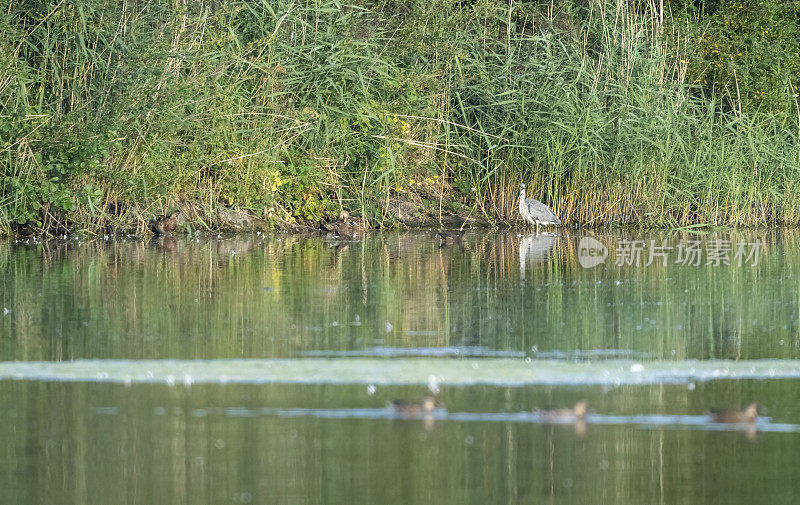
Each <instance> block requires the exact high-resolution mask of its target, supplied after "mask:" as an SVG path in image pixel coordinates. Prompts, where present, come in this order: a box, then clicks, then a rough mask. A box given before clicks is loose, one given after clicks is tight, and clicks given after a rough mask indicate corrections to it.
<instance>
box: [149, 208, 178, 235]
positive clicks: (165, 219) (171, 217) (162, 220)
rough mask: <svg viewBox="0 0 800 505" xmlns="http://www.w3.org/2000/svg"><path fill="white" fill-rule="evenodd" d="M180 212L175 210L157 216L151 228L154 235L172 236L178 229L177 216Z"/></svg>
mask: <svg viewBox="0 0 800 505" xmlns="http://www.w3.org/2000/svg"><path fill="white" fill-rule="evenodd" d="M180 213H181V211H179V210H176V211H174V212H172V213H170V214H165V215H163V216H158V217H157V218H156V220H155V221H153V224H152V226H151V228H152V230H153V233H155V234H156V235H172V232H174V231H175V230H176V229H177V228H178V215H180Z"/></svg>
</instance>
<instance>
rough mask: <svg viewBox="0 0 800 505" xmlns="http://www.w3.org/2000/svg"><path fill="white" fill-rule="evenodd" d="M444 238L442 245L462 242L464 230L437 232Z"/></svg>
mask: <svg viewBox="0 0 800 505" xmlns="http://www.w3.org/2000/svg"><path fill="white" fill-rule="evenodd" d="M436 234H437V235H439V238H440V239H441V240H442V242H441V244H440V245H453V244H461V239H462V238H463V237H464V230H439V231H438V232H436Z"/></svg>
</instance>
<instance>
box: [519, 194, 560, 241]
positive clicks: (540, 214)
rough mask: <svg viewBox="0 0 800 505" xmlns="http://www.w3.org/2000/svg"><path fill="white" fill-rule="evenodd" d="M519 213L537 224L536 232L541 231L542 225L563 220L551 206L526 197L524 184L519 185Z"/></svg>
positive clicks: (527, 220) (526, 219)
mask: <svg viewBox="0 0 800 505" xmlns="http://www.w3.org/2000/svg"><path fill="white" fill-rule="evenodd" d="M519 214H520V216H522V219H524V220H525V221H526V222H528V223H530V224H532V225H534V226H536V233H539V227H540V226H546V225H549V224H553V225H556V226H558V225H560V224H561V220H560V219H558V218H557V217H556V215H555V214H554V213H553V211H552V210H550V207H548V206H547V205H545V204H543V203H542V202H540V201H539V200H534V199H533V198H525V185H524V184H520V185H519Z"/></svg>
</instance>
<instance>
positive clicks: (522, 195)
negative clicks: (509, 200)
mask: <svg viewBox="0 0 800 505" xmlns="http://www.w3.org/2000/svg"><path fill="white" fill-rule="evenodd" d="M519 201H520V202H524V201H525V190H524V189H520V190H519Z"/></svg>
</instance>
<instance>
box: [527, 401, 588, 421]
mask: <svg viewBox="0 0 800 505" xmlns="http://www.w3.org/2000/svg"><path fill="white" fill-rule="evenodd" d="M588 411H589V404H588V403H587V402H585V401H580V402H578V403H576V404H575V406H574V407H573V408H571V409H554V410H537V411H536V412H537V413H538V414H539V415H540V416H541V417H542V418H543V419H544V420H546V421H582V420H584V419H586V413H587V412H588Z"/></svg>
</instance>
